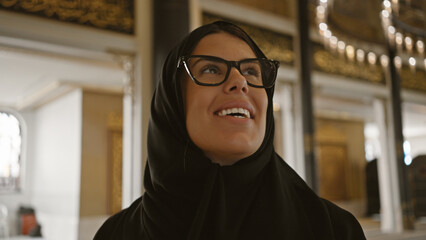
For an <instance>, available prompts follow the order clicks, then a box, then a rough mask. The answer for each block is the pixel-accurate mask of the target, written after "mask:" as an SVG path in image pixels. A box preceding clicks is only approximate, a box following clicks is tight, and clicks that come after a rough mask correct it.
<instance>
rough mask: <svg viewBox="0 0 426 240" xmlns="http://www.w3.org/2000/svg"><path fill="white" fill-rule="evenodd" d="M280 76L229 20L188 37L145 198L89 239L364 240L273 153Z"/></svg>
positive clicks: (171, 78) (176, 60)
mask: <svg viewBox="0 0 426 240" xmlns="http://www.w3.org/2000/svg"><path fill="white" fill-rule="evenodd" d="M277 69H278V63H277V62H276V61H272V60H267V59H266V58H265V56H264V54H263V53H262V52H261V50H260V49H259V48H258V47H257V46H256V44H255V43H254V42H253V41H252V40H251V38H250V37H249V36H248V35H247V34H246V33H245V32H244V31H243V30H241V29H240V28H239V27H237V26H235V25H233V24H231V23H227V22H215V23H212V24H208V25H205V26H202V27H200V28H198V29H196V30H194V31H193V32H192V33H190V34H189V35H188V36H187V37H186V38H185V39H184V40H183V41H182V42H181V43H180V44H179V45H178V46H177V47H176V48H175V49H173V50H172V51H171V52H170V54H169V56H168V58H167V60H166V63H165V65H164V69H163V75H162V79H161V80H160V81H159V83H158V86H157V88H156V91H155V93H154V97H153V100H152V106H151V120H150V123H149V131H148V164H147V167H146V171H145V178H144V186H145V189H146V192H145V193H144V195H143V196H142V197H141V198H139V199H138V200H136V201H135V202H134V203H133V204H132V205H131V206H130V207H129V208H128V209H125V210H123V211H122V212H120V213H118V214H116V215H114V216H112V217H111V218H110V219H108V220H107V221H106V222H105V223H104V225H103V226H102V227H101V229H100V230H99V231H98V233H97V234H96V236H95V239H327V240H331V239H338V240H341V239H365V237H364V234H363V232H362V229H361V227H360V225H359V223H358V222H357V221H356V219H355V218H354V217H353V216H352V215H351V214H350V213H348V212H346V211H345V210H343V209H340V208H338V207H337V206H335V205H333V204H332V203H330V202H328V201H326V200H323V199H320V198H319V197H318V196H316V195H315V193H314V192H312V191H311V190H310V189H309V187H308V186H307V185H306V184H305V183H304V182H303V180H302V179H301V178H300V177H299V176H298V175H297V174H296V173H295V172H294V171H293V170H292V169H291V168H290V167H289V166H288V165H287V164H286V163H285V162H284V161H283V160H282V159H281V158H280V157H279V156H278V155H277V154H276V153H275V151H274V147H273V137H274V121H273V111H272V96H273V92H274V82H275V78H276V72H277Z"/></svg>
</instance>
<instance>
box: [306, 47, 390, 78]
mask: <svg viewBox="0 0 426 240" xmlns="http://www.w3.org/2000/svg"><path fill="white" fill-rule="evenodd" d="M313 49H314V52H313V55H314V59H313V60H314V61H313V68H314V69H315V70H319V71H322V72H326V73H331V74H336V75H343V76H346V77H350V78H354V79H358V80H362V81H368V82H373V83H378V84H385V75H384V72H383V69H382V68H381V66H380V65H378V64H374V65H371V64H358V63H356V62H351V61H347V60H342V58H341V57H339V56H337V55H335V54H332V53H331V52H329V51H326V50H325V49H324V48H323V47H322V46H321V45H320V44H316V43H314V47H313Z"/></svg>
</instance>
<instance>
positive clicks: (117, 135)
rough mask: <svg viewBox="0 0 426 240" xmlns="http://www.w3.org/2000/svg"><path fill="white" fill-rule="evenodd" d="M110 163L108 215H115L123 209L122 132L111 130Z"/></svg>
mask: <svg viewBox="0 0 426 240" xmlns="http://www.w3.org/2000/svg"><path fill="white" fill-rule="evenodd" d="M109 141H110V143H109V144H110V150H109V151H110V163H109V173H108V175H109V176H108V182H109V184H108V186H109V191H110V192H109V197H108V203H109V204H108V213H109V214H114V213H117V212H119V211H120V210H121V209H122V185H123V184H122V182H123V181H122V172H123V167H122V166H123V163H122V162H123V161H122V155H123V135H122V132H121V131H118V130H110V131H109Z"/></svg>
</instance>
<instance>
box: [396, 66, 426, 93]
mask: <svg viewBox="0 0 426 240" xmlns="http://www.w3.org/2000/svg"><path fill="white" fill-rule="evenodd" d="M400 74H401V87H402V88H406V89H410V90H415V91H422V92H426V71H422V70H421V69H419V68H417V69H416V71H414V72H413V71H412V70H411V69H410V68H409V67H408V66H406V65H404V66H403V67H402V68H401V69H400Z"/></svg>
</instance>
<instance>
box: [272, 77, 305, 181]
mask: <svg viewBox="0 0 426 240" xmlns="http://www.w3.org/2000/svg"><path fill="white" fill-rule="evenodd" d="M277 90H279V95H278V96H277V98H276V100H277V102H278V103H279V105H280V107H281V111H280V113H281V119H282V126H283V127H282V128H281V130H282V132H281V135H282V137H283V149H284V151H283V152H284V155H283V158H284V160H285V161H286V162H287V163H288V164H289V165H290V167H292V168H293V169H294V170H295V171H296V172H297V173H298V174H299V175H301V174H303V169H304V161H303V158H298V157H297V155H296V145H297V144H296V137H295V134H296V130H295V114H294V102H293V87H292V86H291V85H290V84H282V85H280V86H279V88H278V89H277Z"/></svg>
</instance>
